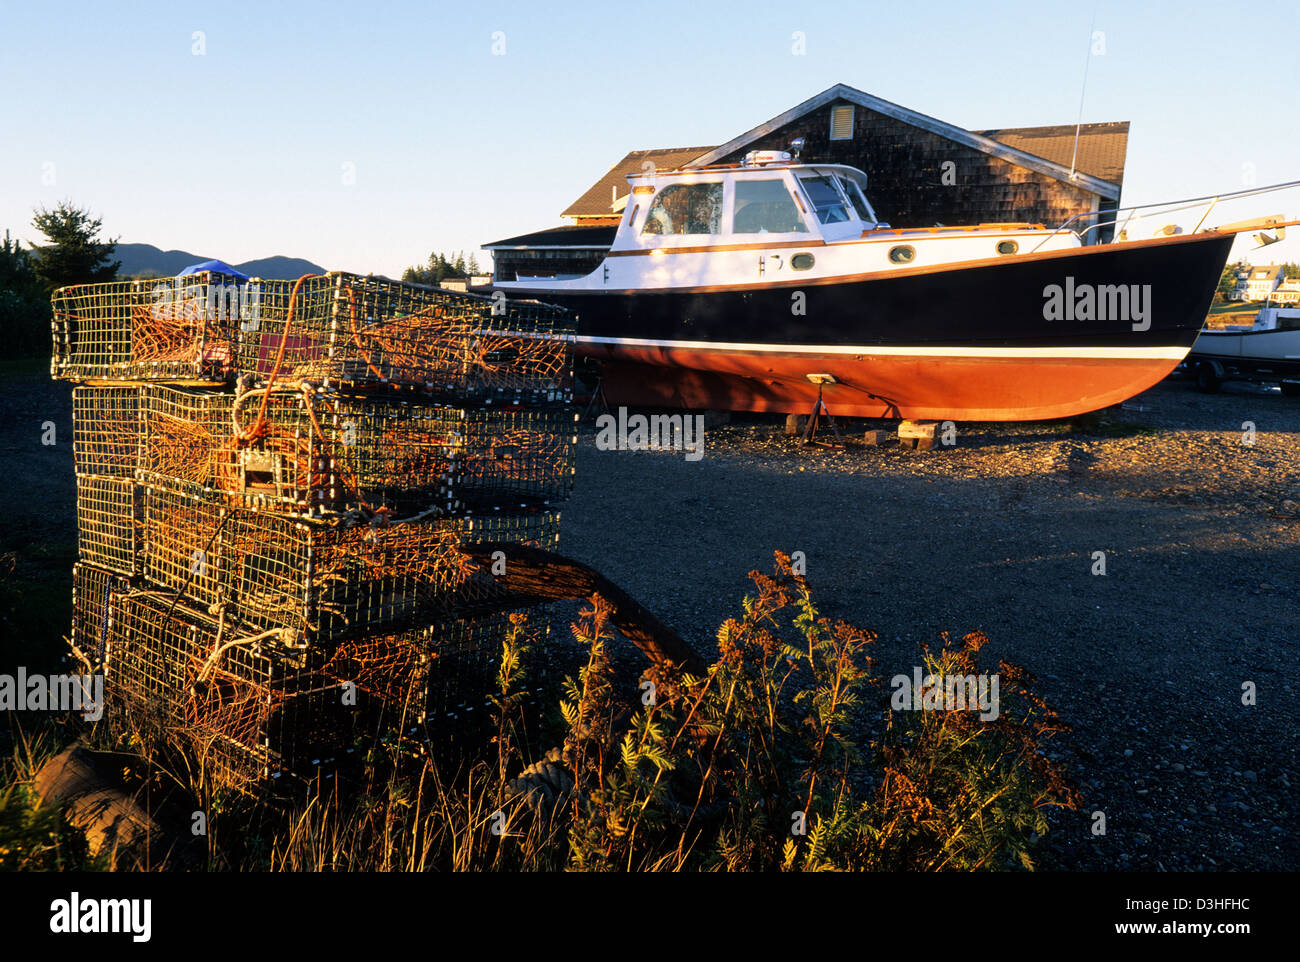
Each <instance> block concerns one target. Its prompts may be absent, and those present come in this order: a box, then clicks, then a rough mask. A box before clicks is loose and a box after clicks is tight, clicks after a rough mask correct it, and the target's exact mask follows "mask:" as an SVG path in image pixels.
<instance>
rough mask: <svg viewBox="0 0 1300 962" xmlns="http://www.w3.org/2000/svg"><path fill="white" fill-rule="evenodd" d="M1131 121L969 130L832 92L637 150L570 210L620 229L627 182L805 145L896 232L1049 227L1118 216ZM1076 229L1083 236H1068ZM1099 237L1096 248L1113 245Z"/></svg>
mask: <svg viewBox="0 0 1300 962" xmlns="http://www.w3.org/2000/svg"><path fill="white" fill-rule="evenodd" d="M1128 130H1129V125H1128V122H1127V121H1124V122H1120V123H1104V124H1083V125H1082V127H1081V128H1080V130H1079V137H1078V147H1077V150H1076V147H1075V127H1074V125H1073V124H1071V125H1067V126H1057V127H1018V128H1000V129H996V130H963V129H962V128H960V127H956V126H953V125H952V124H949V123H945V122H944V121H942V120H936V119H935V118H933V117H928V116H926V115H925V114H922V113H918V112H917V111H915V110H909V109H908V108H906V107H900V106H898V105H897V104H893V103H890V102H889V101H887V100H881V99H880V98H879V97H873V96H872V95H871V94H868V93H864V92H862V91H861V90H856V89H854V88H853V87H849V86H846V85H845V84H836V85H835V86H834V87H831V88H830V89H829V90H825V91H823V92H822V93H820V94H818V95H817V96H816V97H813V98H812V99H811V100H806V101H804V102H803V103H801V104H799V105H798V106H797V107H793V108H791V109H790V110H787V111H786V112H785V113H782V114H778V115H777V116H776V117H773V118H772V119H771V120H768V121H767V122H765V123H762V124H759V125H758V126H757V127H755V128H753V129H752V130H747V131H745V132H744V133H743V134H741V135H740V136H738V137H735V138H733V139H732V140H729V141H727V142H726V143H725V144H722V145H720V146H716V147H678V148H671V149H667V150H634V151H632V152H631V153H629V154H628V155H627V156H626V157H624V158H623V159H622V160H620V161H619V162H618V163H617V164H615V165H614V166H613V167H612V168H610V170H609V171H608V172H607V173H606V174H605V176H603V177H602V178H601V179H600V180H598V181H597V182H596V183H595V184H593V185H592V186H591V187H590V188H588V190H587V191H586V192H585V193H584V194H583V195H582V196H581V197H579V198H578V199H577V200H575V201H574V202H573V203H572V204H571V205H569V207H568V209H567V210H565V211H564V214H563V216H564V218H565V219H566V220H568V221H569V222H570V223H572V224H575V225H583V226H588V227H594V226H606V225H612V224H617V223H618V219H619V215H620V213H621V212H622V210H623V205H624V204H625V203H626V199H627V192H628V184H627V179H626V175H627V174H630V173H639V172H641V171H642V170H645V169H648V167H650V166H653V167H658V168H674V167H681V166H684V165H686V164H691V165H703V164H724V163H736V162H738V161H739V160H741V158H743V157H744V155H745V154H746V153H747V152H748V151H751V150H784V149H786V147H787V146H788V145H789V143H790V141H792V140H793V139H794V138H796V137H802V138H804V143H805V146H804V151H803V158H802V159H804V160H806V161H812V162H817V163H837V164H848V165H850V166H852V167H857V168H859V169H861V170H863V171H865V172H866V174H867V185H868V195H869V197H870V199H871V203H872V206H873V207H874V208H875V210H876V212H877V213H878V214H879V215H880V216H881V217H882V218H884V219H885V220H887V221H889V223H891V224H892V225H893V226H895V227H929V226H933V225H934V224H950V225H957V224H978V223H996V222H1002V221H1029V222H1031V223H1042V224H1048V225H1051V226H1055V225H1058V224H1060V223H1062V222H1064V221H1065V220H1067V219H1069V218H1071V217H1074V216H1076V215H1085V216H1086V215H1088V214H1091V213H1094V212H1097V211H1105V210H1111V209H1114V208H1115V207H1117V206H1119V197H1120V188H1121V186H1122V185H1123V181H1124V157H1125V153H1126V151H1127V147H1128ZM1072 226H1076V227H1079V226H1081V225H1072ZM1110 236H1111V232H1110V231H1109V230H1094V231H1091V232H1090V233H1089V234H1088V235H1087V236H1086V237H1085V238H1084V239H1085V242H1088V243H1096V242H1098V241H1106V240H1109V239H1110Z"/></svg>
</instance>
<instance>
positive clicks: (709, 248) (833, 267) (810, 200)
mask: <svg viewBox="0 0 1300 962" xmlns="http://www.w3.org/2000/svg"><path fill="white" fill-rule="evenodd" d="M628 182H629V184H630V185H631V193H630V194H629V195H628V200H627V205H626V208H625V209H624V212H623V218H622V220H621V221H620V223H619V226H618V229H617V232H616V233H615V235H614V238H613V242H612V244H611V245H610V247H609V249H608V251H607V252H606V253H605V255H604V257H603V260H602V262H601V263H600V265H599V266H598V267H597V268H596V269H595V270H592V271H590V272H588V273H584V274H576V273H567V274H566V273H560V272H556V273H553V274H548V275H543V274H526V273H523V272H520V273H519V274H518V275H517V276H516V277H515V278H514V279H511V280H508V279H501V278H499V279H498V280H497V282H496V285H497V286H498V287H500V288H502V289H505V290H511V289H518V290H521V291H522V290H535V291H545V290H601V291H611V292H612V291H621V290H628V291H633V290H672V289H683V288H694V287H730V286H736V287H753V286H755V285H759V286H763V285H765V284H774V285H776V284H782V283H785V284H792V283H799V282H803V281H806V280H808V279H814V278H827V279H831V278H852V277H855V276H857V275H869V274H876V273H890V272H893V271H897V270H899V269H904V268H915V267H924V266H926V265H935V264H946V263H954V262H962V261H972V260H982V259H995V258H999V257H1012V256H1015V255H1017V254H1022V253H1029V252H1030V251H1034V250H1063V249H1071V248H1077V247H1079V246H1080V240H1079V237H1078V235H1076V234H1075V233H1074V232H1073V231H1069V230H1062V231H1055V232H1053V231H1050V230H1047V229H1046V228H1044V227H1043V226H1042V225H1039V224H1021V223H1008V224H980V225H976V226H974V227H947V226H944V225H936V226H934V227H925V228H909V229H895V228H892V227H890V225H889V224H887V223H884V222H882V221H881V220H880V218H879V217H878V216H877V214H876V212H875V211H874V210H873V209H872V206H871V202H870V201H869V200H868V199H867V175H866V174H864V173H863V172H862V171H860V170H857V169H855V168H852V167H847V166H843V165H840V164H802V163H799V162H797V161H796V160H794V159H792V157H791V155H790V154H789V153H786V152H785V151H752V152H751V153H750V154H748V155H747V156H746V158H745V161H744V163H741V164H732V165H723V166H717V167H698V168H690V167H686V168H681V169H678V170H671V171H662V170H653V171H647V172H645V173H642V174H635V175H629V176H628ZM533 246H534V247H536V248H538V249H542V248H545V247H546V246H547V245H546V243H545V242H544V241H540V239H539V242H537V243H534V245H533ZM498 248H499V249H501V250H508V249H511V248H510V247H509V246H508V243H507V242H501V243H499V244H490V245H487V246H486V248H485V249H487V250H494V249H498ZM516 249H517V248H516Z"/></svg>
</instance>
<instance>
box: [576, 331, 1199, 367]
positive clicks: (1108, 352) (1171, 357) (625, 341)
mask: <svg viewBox="0 0 1300 962" xmlns="http://www.w3.org/2000/svg"><path fill="white" fill-rule="evenodd" d="M578 343H579V344H619V345H622V346H624V347H661V348H672V349H676V350H687V351H726V352H729V353H735V354H756V353H762V354H855V355H859V354H860V355H871V356H875V357H881V356H888V357H1061V358H1124V359H1127V360H1134V361H1181V360H1182V359H1183V358H1184V357H1186V356H1187V352H1188V350H1189V349H1188V348H1186V347H919V346H918V347H880V346H877V345H866V346H862V347H854V346H848V347H845V346H844V345H841V344H744V343H728V342H722V341H659V340H652V339H648V338H640V337H581V336H580V337H579V338H578Z"/></svg>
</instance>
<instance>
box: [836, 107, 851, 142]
mask: <svg viewBox="0 0 1300 962" xmlns="http://www.w3.org/2000/svg"><path fill="white" fill-rule="evenodd" d="M852 139H853V108H852V107H832V108H831V140H852Z"/></svg>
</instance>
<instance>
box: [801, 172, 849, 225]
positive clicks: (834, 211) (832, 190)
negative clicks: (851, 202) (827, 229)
mask: <svg viewBox="0 0 1300 962" xmlns="http://www.w3.org/2000/svg"><path fill="white" fill-rule="evenodd" d="M799 183H800V184H802V185H803V189H804V193H806V194H807V195H808V200H810V201H811V202H812V205H813V210H814V211H816V213H817V219H818V220H819V221H821V222H822V223H823V224H842V223H844V222H845V221H848V220H852V215H850V214H849V211H848V206H847V205H846V204H845V203H844V198H843V196H841V194H840V192H839V190H838V188H836V186H835V178H834V177H832V176H830V175H829V174H800V175H799Z"/></svg>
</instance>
